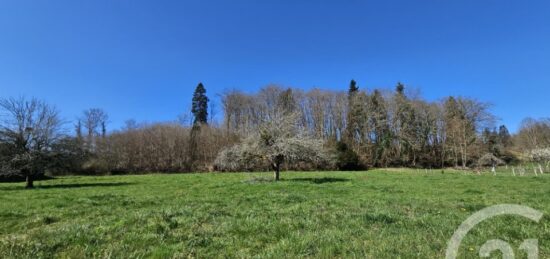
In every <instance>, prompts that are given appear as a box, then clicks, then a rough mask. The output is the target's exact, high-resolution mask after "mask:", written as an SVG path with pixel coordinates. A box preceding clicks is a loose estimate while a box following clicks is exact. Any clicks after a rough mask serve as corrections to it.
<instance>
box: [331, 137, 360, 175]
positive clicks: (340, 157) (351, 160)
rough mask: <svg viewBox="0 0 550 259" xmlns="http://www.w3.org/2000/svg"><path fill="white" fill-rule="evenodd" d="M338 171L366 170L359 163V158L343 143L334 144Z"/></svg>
mask: <svg viewBox="0 0 550 259" xmlns="http://www.w3.org/2000/svg"><path fill="white" fill-rule="evenodd" d="M336 153H337V158H336V159H337V162H336V165H337V167H338V170H341V171H358V170H364V169H366V168H365V167H364V166H363V165H362V164H361V163H360V161H359V156H358V155H357V153H355V151H353V150H352V149H350V148H349V147H348V145H347V144H346V143H344V142H338V143H337V144H336Z"/></svg>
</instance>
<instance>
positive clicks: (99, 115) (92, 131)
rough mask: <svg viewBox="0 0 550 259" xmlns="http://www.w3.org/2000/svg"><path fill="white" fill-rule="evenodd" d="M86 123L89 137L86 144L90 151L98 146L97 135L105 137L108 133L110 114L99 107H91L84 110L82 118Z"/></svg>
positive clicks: (85, 126)
mask: <svg viewBox="0 0 550 259" xmlns="http://www.w3.org/2000/svg"><path fill="white" fill-rule="evenodd" d="M80 120H81V121H82V122H83V123H84V128H85V129H86V133H87V138H86V145H87V147H88V150H89V151H92V152H93V151H95V149H96V146H97V143H96V142H97V137H99V136H101V137H103V138H104V137H105V136H106V135H107V123H108V120H109V116H108V115H107V113H106V112H105V111H104V110H102V109H99V108H91V109H88V110H85V111H84V112H83V116H82V118H81V119H80Z"/></svg>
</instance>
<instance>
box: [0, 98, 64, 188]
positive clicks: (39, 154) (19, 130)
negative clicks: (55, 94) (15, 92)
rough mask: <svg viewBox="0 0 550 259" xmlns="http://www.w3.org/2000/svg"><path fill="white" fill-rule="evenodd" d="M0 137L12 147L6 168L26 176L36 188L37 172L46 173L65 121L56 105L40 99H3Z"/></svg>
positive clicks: (0, 108) (1, 101)
mask: <svg viewBox="0 0 550 259" xmlns="http://www.w3.org/2000/svg"><path fill="white" fill-rule="evenodd" d="M0 111H1V117H0V118H1V120H0V140H1V142H3V143H4V144H5V145H6V146H8V148H9V151H10V152H9V155H8V158H7V160H8V161H7V163H3V164H4V167H7V168H4V170H10V171H12V172H15V173H16V174H19V175H22V176H24V177H25V178H26V188H33V180H34V177H35V176H36V175H40V174H43V173H45V170H46V168H47V167H48V161H49V159H50V155H51V154H52V146H53V145H54V144H55V143H56V142H57V141H59V140H60V138H61V136H62V134H61V126H62V121H61V119H60V118H59V112H58V111H57V109H56V108H55V107H53V106H50V105H48V104H46V103H45V102H43V101H40V100H37V99H34V98H32V99H25V98H23V97H21V98H17V99H16V98H11V99H0Z"/></svg>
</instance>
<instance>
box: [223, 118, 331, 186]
mask: <svg viewBox="0 0 550 259" xmlns="http://www.w3.org/2000/svg"><path fill="white" fill-rule="evenodd" d="M296 121H297V116H296V115H295V114H292V115H288V116H283V117H281V118H280V119H275V120H273V121H269V122H265V123H263V124H262V125H261V126H260V130H259V132H258V133H257V134H254V135H253V136H250V137H249V138H247V139H245V140H244V141H243V142H242V143H241V144H238V145H235V146H233V147H231V148H229V149H226V150H224V151H222V152H221V153H220V155H219V156H218V158H217V159H216V166H217V168H218V169H221V170H228V171H236V170H242V169H251V168H254V167H256V166H257V165H261V164H265V163H269V165H270V166H271V168H272V169H273V170H274V178H275V181H278V180H279V179H280V171H281V165H282V164H283V163H285V162H287V163H294V162H312V163H327V162H329V161H330V159H329V157H328V155H327V154H326V153H325V150H324V148H323V142H322V140H318V139H313V138H311V137H310V136H309V135H307V134H305V133H304V132H303V131H301V130H300V129H299V128H298V127H297V123H296Z"/></svg>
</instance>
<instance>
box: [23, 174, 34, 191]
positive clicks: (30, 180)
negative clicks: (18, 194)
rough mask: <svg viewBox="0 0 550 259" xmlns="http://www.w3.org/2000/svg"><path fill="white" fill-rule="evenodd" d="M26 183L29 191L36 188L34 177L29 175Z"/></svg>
mask: <svg viewBox="0 0 550 259" xmlns="http://www.w3.org/2000/svg"><path fill="white" fill-rule="evenodd" d="M25 182H26V185H25V188H27V189H32V188H34V184H33V179H32V175H27V177H26V180H25Z"/></svg>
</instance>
